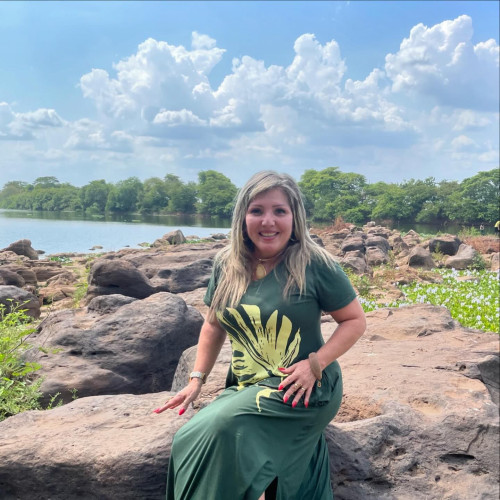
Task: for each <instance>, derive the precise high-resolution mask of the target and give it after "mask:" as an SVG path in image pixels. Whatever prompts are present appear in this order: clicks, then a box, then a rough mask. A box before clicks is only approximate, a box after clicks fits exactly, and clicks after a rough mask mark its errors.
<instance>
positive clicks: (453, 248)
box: [429, 234, 462, 255]
mask: <svg viewBox="0 0 500 500" xmlns="http://www.w3.org/2000/svg"><path fill="white" fill-rule="evenodd" d="M461 243H462V242H461V241H460V239H459V238H458V236H455V235H453V234H442V235H440V236H436V237H435V238H432V239H430V240H429V250H430V251H431V252H432V253H434V252H439V253H442V254H444V255H455V254H456V253H457V252H458V248H459V247H460V244H461Z"/></svg>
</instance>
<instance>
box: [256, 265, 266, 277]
mask: <svg viewBox="0 0 500 500" xmlns="http://www.w3.org/2000/svg"><path fill="white" fill-rule="evenodd" d="M266 274H267V271H266V268H265V267H264V266H263V265H262V264H257V267H256V268H255V277H256V278H257V279H258V280H261V279H262V278H263V277H264V276H265V275H266Z"/></svg>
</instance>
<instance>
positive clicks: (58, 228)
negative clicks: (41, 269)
mask: <svg viewBox="0 0 500 500" xmlns="http://www.w3.org/2000/svg"><path fill="white" fill-rule="evenodd" d="M229 227H230V221H228V220H226V219H220V218H216V217H208V218H207V217H201V216H187V215H180V216H172V215H169V216H160V215H157V216H141V215H136V214H133V215H107V216H97V217H92V216H85V215H83V214H78V213H73V212H63V213H54V212H28V211H23V210H0V249H2V248H5V247H6V246H8V245H9V244H10V243H13V242H14V241H17V240H21V239H29V240H31V246H32V247H33V248H35V249H36V250H43V251H45V253H46V254H54V253H62V252H77V253H89V252H90V249H91V248H92V247H93V246H102V249H98V250H97V251H98V252H107V251H115V250H120V249H121V248H125V247H131V248H139V247H140V243H144V242H146V243H153V241H154V240H156V239H157V238H161V237H162V236H163V235H164V234H166V233H169V232H170V231H174V230H176V229H180V230H181V231H182V232H183V234H184V236H191V235H196V236H198V237H200V238H203V237H208V236H210V235H211V234H214V233H225V234H227V233H228V232H229Z"/></svg>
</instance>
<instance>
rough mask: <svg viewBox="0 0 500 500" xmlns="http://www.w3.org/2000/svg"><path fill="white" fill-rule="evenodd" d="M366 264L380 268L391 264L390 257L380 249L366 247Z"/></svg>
mask: <svg viewBox="0 0 500 500" xmlns="http://www.w3.org/2000/svg"><path fill="white" fill-rule="evenodd" d="M365 256H366V262H367V264H368V265H369V266H380V265H382V264H386V263H387V262H389V255H388V253H387V252H384V250H383V249H382V248H380V247H366V254H365Z"/></svg>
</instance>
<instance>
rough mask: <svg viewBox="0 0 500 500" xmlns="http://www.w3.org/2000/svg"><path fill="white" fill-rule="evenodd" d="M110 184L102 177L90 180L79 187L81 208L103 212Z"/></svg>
mask: <svg viewBox="0 0 500 500" xmlns="http://www.w3.org/2000/svg"><path fill="white" fill-rule="evenodd" d="M111 187H112V186H111V184H107V183H106V181H105V180H104V179H101V180H98V181H92V182H89V183H88V184H86V185H85V186H83V187H82V188H81V189H80V200H81V203H82V208H83V209H84V210H87V211H89V212H94V213H103V212H104V211H105V209H106V203H107V201H108V194H109V191H110V189H111Z"/></svg>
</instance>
